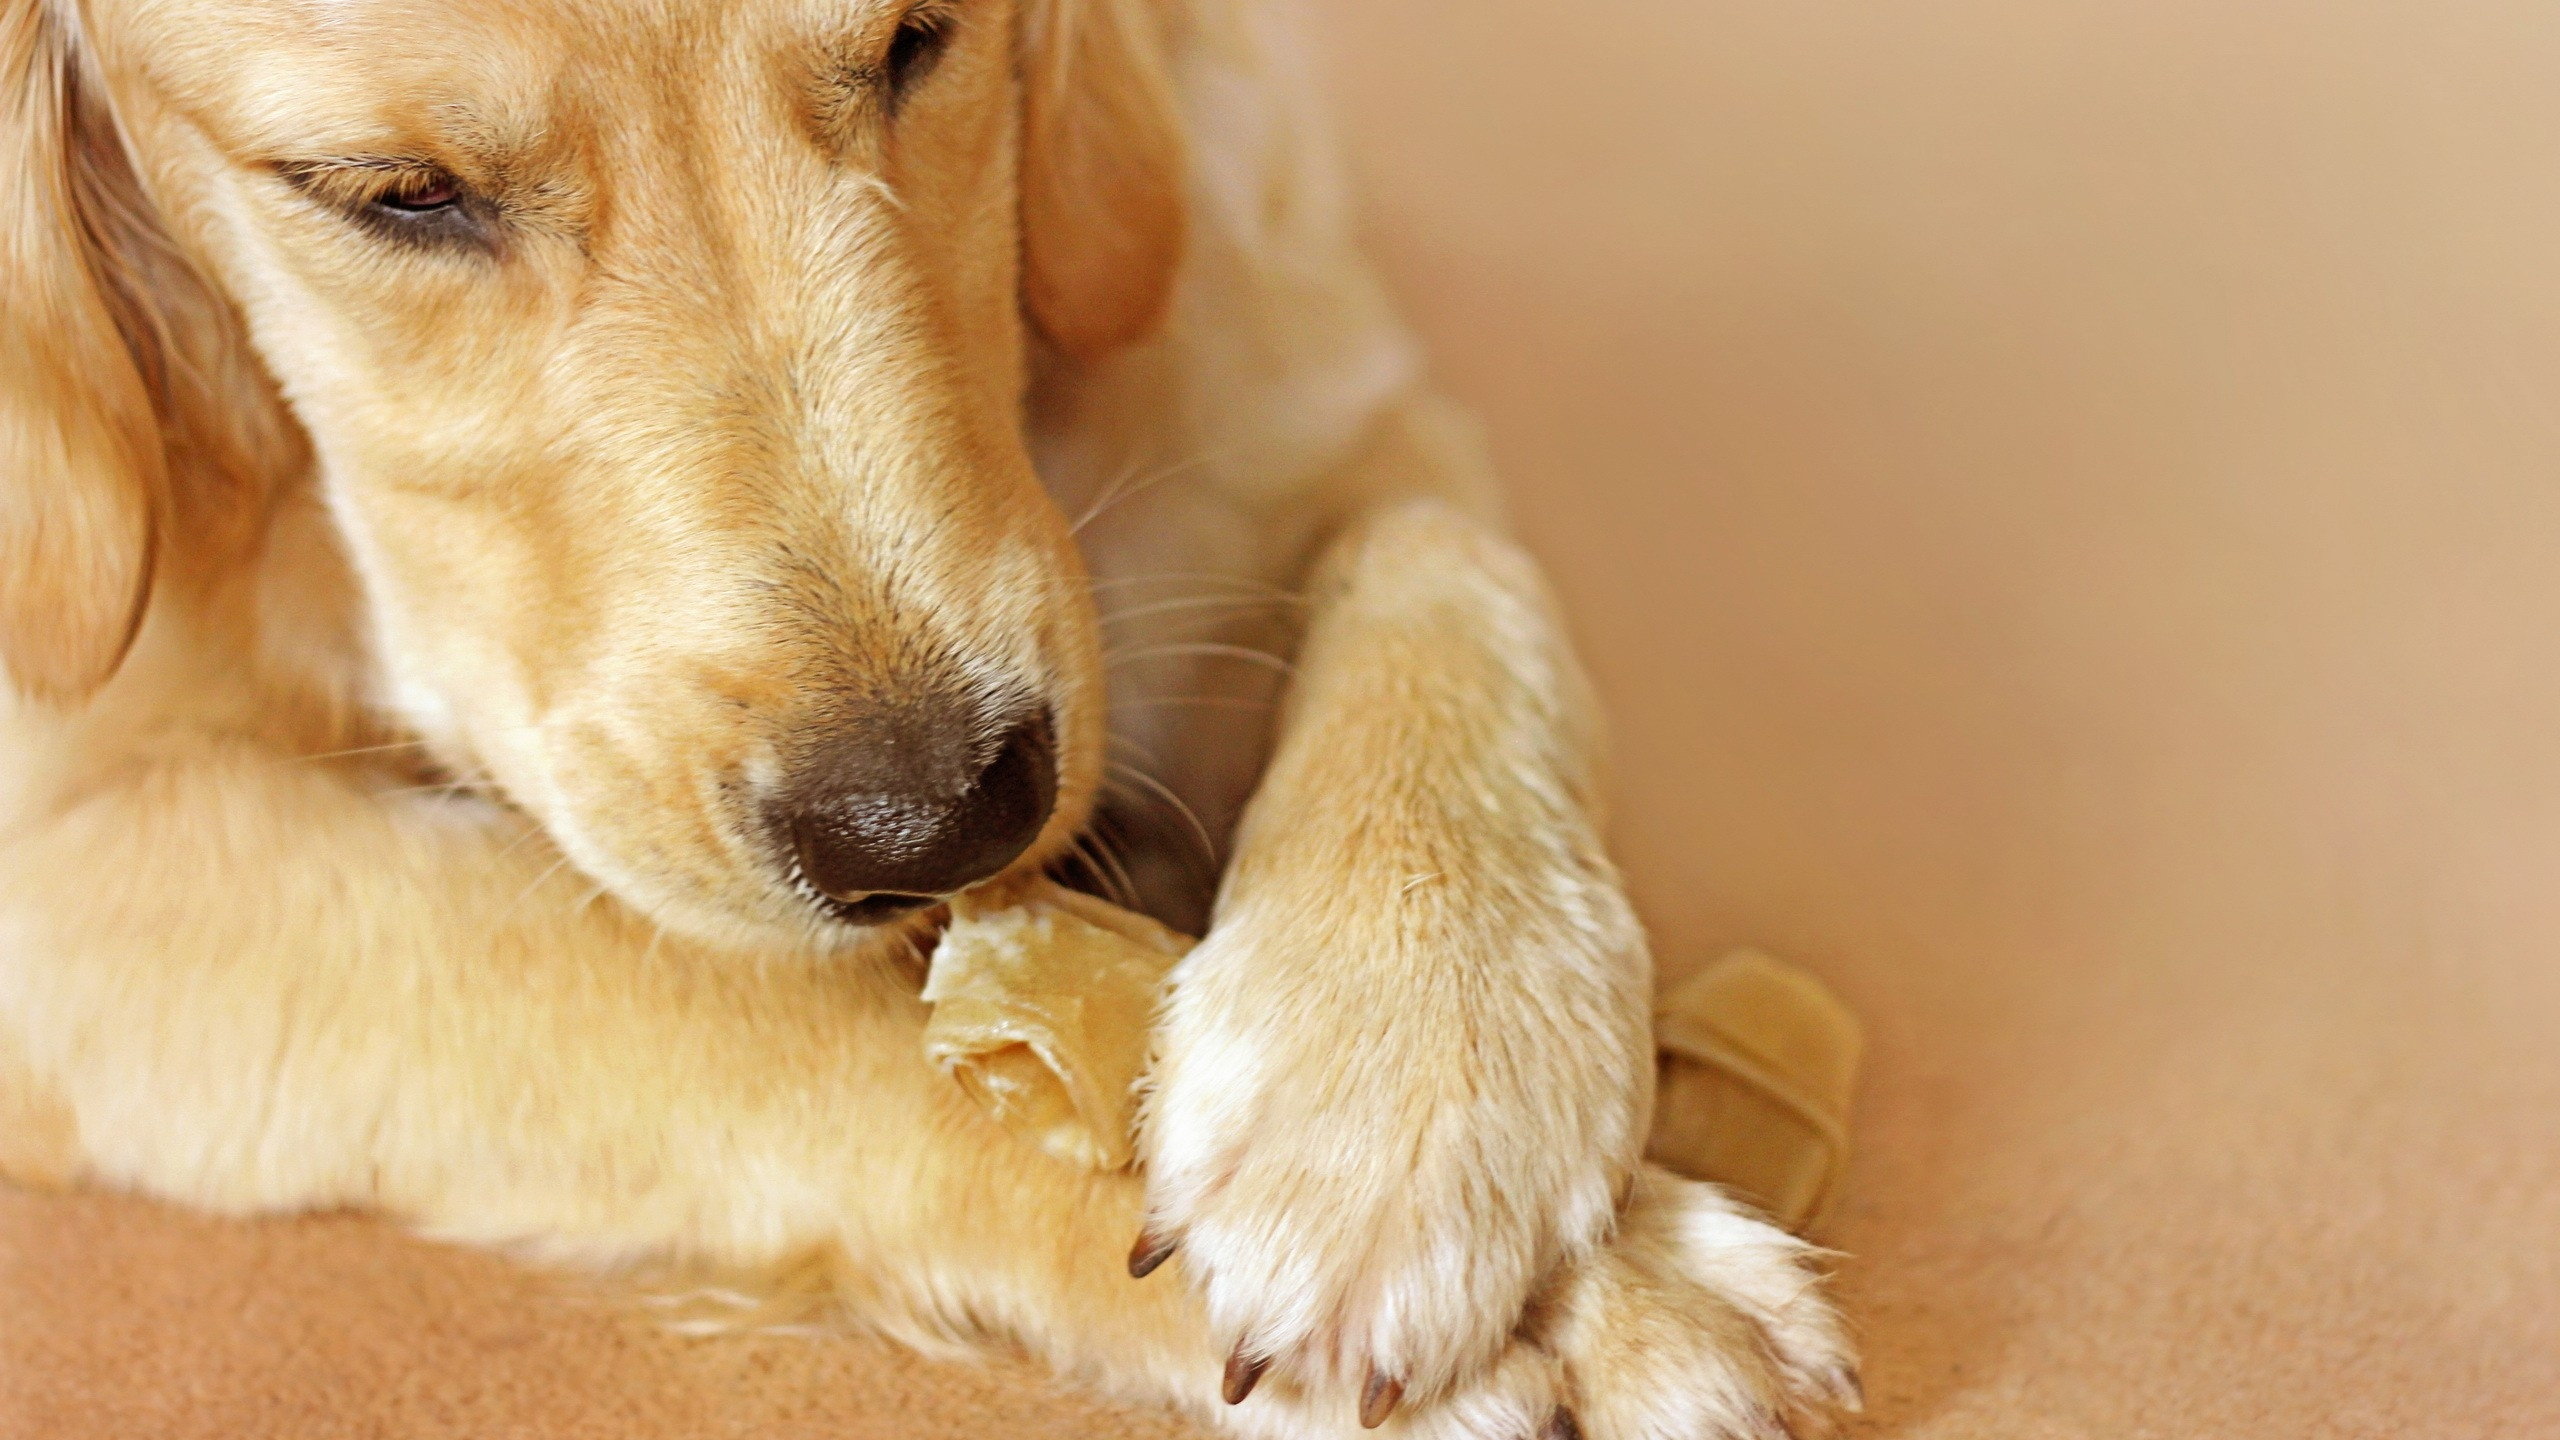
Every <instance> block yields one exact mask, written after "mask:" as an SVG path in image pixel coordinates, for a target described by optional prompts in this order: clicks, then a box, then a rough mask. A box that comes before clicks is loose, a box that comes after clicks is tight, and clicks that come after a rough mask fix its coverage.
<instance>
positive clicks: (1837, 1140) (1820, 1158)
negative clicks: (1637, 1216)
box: [1645, 950, 1865, 1230]
mask: <svg viewBox="0 0 2560 1440" xmlns="http://www.w3.org/2000/svg"><path fill="white" fill-rule="evenodd" d="M1653 1038H1654V1044H1655V1046H1656V1047H1657V1055H1658V1057H1659V1062H1660V1065H1661V1071H1660V1083H1659V1085H1658V1086H1657V1088H1656V1090H1655V1092H1654V1111H1653V1136H1652V1140H1651V1142H1650V1143H1649V1144H1648V1145H1647V1146H1646V1149H1645V1154H1646V1156H1647V1158H1649V1159H1651V1160H1652V1161H1653V1162H1654V1163H1655V1164H1657V1165H1660V1166H1662V1167H1663V1168H1665V1169H1668V1170H1675V1171H1678V1172H1679V1173H1681V1174H1683V1175H1688V1176H1691V1177H1694V1178H1696V1179H1700V1180H1712V1181H1714V1182H1715V1183H1717V1184H1719V1185H1722V1186H1724V1187H1726V1188H1727V1189H1730V1190H1733V1191H1736V1192H1738V1193H1739V1194H1741V1195H1742V1197H1743V1198H1744V1199H1747V1200H1750V1201H1752V1202H1753V1203H1755V1204H1757V1205H1759V1206H1760V1207H1761V1208H1762V1209H1764V1210H1766V1211H1767V1212H1768V1213H1769V1215H1770V1216H1771V1218H1773V1219H1775V1220H1777V1221H1778V1222H1779V1223H1781V1224H1783V1225H1785V1226H1786V1227H1787V1228H1789V1229H1791V1230H1802V1229H1804V1228H1805V1227H1807V1226H1809V1225H1811V1224H1813V1223H1814V1222H1815V1221H1817V1220H1819V1219H1821V1218H1822V1213H1823V1211H1824V1210H1825V1209H1826V1208H1828V1207H1829V1205H1830V1203H1831V1200H1832V1198H1833V1197H1834V1196H1835V1195H1837V1194H1838V1193H1839V1189H1840V1176H1841V1173H1842V1172H1843V1171H1844V1170H1846V1169H1847V1168H1848V1164H1849V1098H1850V1094H1851V1092H1852V1091H1853V1090H1854V1089H1855V1088H1856V1086H1857V1079H1858V1057H1859V1053H1860V1051H1861V1050H1862V1049H1863V1048H1864V1046H1865V1038H1864V1036H1863V1035H1862V1034H1861V1032H1860V1031H1859V1028H1858V1017H1857V1016H1855V1015H1852V1014H1850V1013H1849V1008H1848V1007H1847V1006H1845V1005H1843V1004H1841V1003H1840V1000H1839V997H1837V996H1835V995H1833V994H1832V993H1831V992H1830V990H1829V989H1827V988H1825V987H1824V985H1823V984H1822V982H1821V981H1819V980H1816V979H1814V978H1813V976H1811V975H1810V974H1807V973H1806V972H1805V971H1803V970H1800V969H1797V968H1796V967H1795V966H1793V965H1789V964H1786V963H1785V962H1783V961H1779V960H1774V959H1772V958H1770V957H1769V956H1767V955H1763V954H1761V953H1760V952H1759V951H1757V950H1736V951H1734V952H1733V953H1731V954H1729V955H1726V956H1725V957H1723V958H1722V959H1720V960H1718V961H1716V962H1715V963H1714V964H1712V965H1709V966H1708V967H1707V968H1706V969H1704V970H1701V971H1699V972H1698V973H1697V974H1695V975H1693V976H1691V977H1689V979H1687V980H1686V981H1684V982H1682V983H1681V984H1679V985H1677V986H1674V987H1673V988H1672V989H1671V990H1669V991H1667V992H1665V993H1664V994H1663V996H1662V997H1661V1000H1660V1002H1659V1003H1658V1004H1657V1005H1656V1006H1655V1009H1654V1017H1653Z"/></svg>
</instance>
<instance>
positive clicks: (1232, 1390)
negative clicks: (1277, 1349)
mask: <svg viewBox="0 0 2560 1440" xmlns="http://www.w3.org/2000/svg"><path fill="white" fill-rule="evenodd" d="M1269 1368H1271V1357H1270V1356H1268V1355H1247V1354H1246V1353H1245V1350H1244V1342H1243V1341H1241V1340H1239V1341H1237V1342H1236V1350H1235V1353H1234V1354H1232V1355H1230V1356H1228V1357H1227V1374H1226V1378H1225V1379H1223V1380H1221V1381H1220V1382H1219V1384H1218V1394H1219V1395H1221V1396H1223V1397H1224V1398H1225V1400H1226V1402H1227V1403H1228V1404H1230V1405H1241V1404H1243V1403H1244V1397H1246V1396H1247V1395H1250V1394H1252V1393H1253V1387H1254V1386H1256V1385H1259V1384H1261V1383H1262V1372H1263V1371H1265V1370H1267V1369H1269Z"/></svg>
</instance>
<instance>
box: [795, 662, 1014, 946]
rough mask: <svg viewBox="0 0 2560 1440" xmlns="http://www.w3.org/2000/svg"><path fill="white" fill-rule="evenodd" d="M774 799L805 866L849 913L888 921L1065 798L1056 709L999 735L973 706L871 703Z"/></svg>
mask: <svg viewBox="0 0 2560 1440" xmlns="http://www.w3.org/2000/svg"><path fill="white" fill-rule="evenodd" d="M830 728H831V733H830V734H829V736H828V738H827V739H826V740H825V741H824V742H823V743H822V744H820V745H819V746H817V747H816V748H815V749H814V750H813V751H812V752H811V753H810V754H809V755H808V756H807V758H806V759H805V760H804V761H803V762H802V763H800V764H799V765H796V766H794V767H793V769H792V772H791V775H790V778H789V780H788V781H787V783H786V784H785V785H784V786H783V788H782V791H781V793H780V794H779V795H778V796H777V797H776V798H775V802H774V803H775V809H776V812H777V813H776V815H775V819H776V820H777V821H778V822H779V823H778V825H777V829H779V830H780V831H781V833H782V835H783V836H784V837H785V838H787V840H788V842H789V844H790V846H791V856H792V859H793V860H794V861H795V862H796V863H797V864H798V866H799V871H800V874H801V876H802V877H804V878H805V879H807V881H808V882H809V884H810V885H811V886H813V887H815V888H816V889H817V890H818V891H819V892H820V893H821V894H822V895H824V896H825V897H826V899H827V900H828V901H829V902H830V906H829V908H830V909H832V910H833V911H834V912H835V913H836V914H837V916H839V917H840V918H842V919H846V920H851V921H855V922H857V923H862V922H869V921H873V920H884V919H887V918H888V917H889V916H892V915H895V914H898V913H899V912H901V911H905V910H912V909H914V908H916V907H917V906H919V905H926V904H930V903H932V901H933V900H934V898H935V897H937V896H942V895H948V894H950V893H951V892H953V891H955V890H961V889H965V888H967V887H968V886H970V885H973V884H976V883H977V882H978V881H980V880H984V879H986V878H987V877H988V876H990V875H993V874H995V873H996V872H998V871H1000V870H1002V869H1004V867H1005V866H1007V865H1010V864H1012V863H1013V861H1014V858H1015V857H1016V856H1019V855H1020V854H1021V853H1022V852H1023V851H1025V850H1027V849H1029V848H1031V842H1032V841H1033V840H1035V839H1037V838H1039V835H1040V827H1042V826H1043V825H1046V824H1048V823H1049V809H1050V807H1051V806H1052V805H1053V804H1055V803H1056V801H1057V798H1058V772H1057V761H1056V758H1055V744H1054V740H1053V737H1052V734H1051V731H1050V726H1049V717H1048V716H1047V715H1046V714H1039V715H1035V716H1033V717H1031V718H1030V719H1027V720H1024V721H1021V722H1020V723H1018V724H1015V725H1013V726H1012V727H1011V728H1009V729H1007V730H1005V731H1003V732H1001V733H1000V734H999V735H998V737H997V738H996V739H995V740H994V741H993V743H992V744H990V743H988V742H987V741H985V740H984V739H980V738H978V737H980V736H982V735H983V734H984V729H983V722H981V721H979V720H978V718H977V716H976V714H975V713H974V710H973V709H972V707H967V706H964V705H961V704H958V703H945V702H908V703H904V704H899V705H895V706H883V707H868V708H865V709H864V710H862V711H860V712H859V713H857V714H855V715H853V716H852V717H850V718H849V719H848V720H847V721H845V722H844V723H841V724H839V725H836V726H832V727H830Z"/></svg>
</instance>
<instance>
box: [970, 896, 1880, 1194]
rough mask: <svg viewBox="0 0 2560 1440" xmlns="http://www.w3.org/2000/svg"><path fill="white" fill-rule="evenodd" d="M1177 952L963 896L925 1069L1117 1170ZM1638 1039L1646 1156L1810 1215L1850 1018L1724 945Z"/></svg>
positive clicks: (1850, 1065) (1080, 911) (1842, 1103)
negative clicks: (1644, 1047)
mask: <svg viewBox="0 0 2560 1440" xmlns="http://www.w3.org/2000/svg"><path fill="white" fill-rule="evenodd" d="M998 900H1002V901H1011V902H1015V903H998ZM1191 946H1192V941H1190V940H1189V939H1187V938H1185V937H1183V936H1180V935H1176V934H1174V933H1173V932H1172V931H1170V930H1167V929H1165V928H1164V927H1163V926H1161V925H1158V924H1157V923H1156V922H1154V921H1153V920H1149V919H1147V918H1146V917H1145V916H1143V915H1135V914H1131V913H1130V912H1129V911H1126V910H1123V909H1121V908H1119V907H1118V906H1116V905H1111V904H1107V903H1105V902H1103V901H1100V900H1097V899H1094V898H1093V897H1092V896H1090V895H1083V894H1079V893H1077V892H1075V891H1072V890H1066V889H1062V888H1060V887H1058V886H1055V885H1051V884H1048V883H1047V882H1045V881H1044V882H1040V883H1039V884H1037V885H1036V886H1035V887H1033V888H1031V889H1029V890H1027V891H1025V890H1010V891H1007V892H1006V893H1005V894H1004V895H1002V896H1001V897H997V899H976V898H972V897H963V898H962V899H960V900H959V901H957V902H955V903H954V904H953V906H952V919H951V924H950V926H949V927H948V928H947V929H945V930H944V931H943V932H942V941H941V944H940V945H939V946H938V947H936V949H935V950H934V952H933V969H932V972H931V973H930V974H929V975H927V976H926V978H925V987H924V998H925V999H926V1001H928V1002H929V1003H931V1004H932V1006H933V1018H932V1019H931V1020H929V1021H927V1022H926V1024H925V1030H924V1053H925V1058H926V1059H928V1060H930V1061H931V1062H932V1063H933V1064H934V1066H935V1067H936V1068H938V1069H940V1070H941V1071H942V1072H943V1073H944V1074H946V1075H949V1076H950V1077H951V1078H952V1079H953V1080H954V1081H956V1082H958V1084H959V1086H960V1088H961V1089H962V1090H963V1091H965V1092H967V1094H968V1096H969V1098H970V1099H972V1100H974V1101H976V1102H977V1103H978V1104H979V1105H980V1106H981V1107H982V1108H984V1109H985V1110H986V1112H987V1113H988V1114H990V1115H992V1116H994V1117H995V1118H996V1119H997V1120H998V1121H1000V1122H1002V1123H1003V1125H1004V1126H1005V1128H1007V1129H1009V1130H1011V1131H1013V1133H1015V1134H1016V1135H1019V1136H1021V1137H1022V1138H1023V1139H1025V1140H1028V1141H1030V1142H1031V1143H1032V1144H1034V1145H1037V1146H1039V1147H1040V1148H1041V1149H1042V1150H1045V1151H1047V1152H1048V1153H1049V1154H1051V1155H1053V1156H1055V1157H1056V1158H1058V1159H1060V1160H1063V1161H1065V1162H1066V1163H1068V1164H1070V1165H1081V1166H1085V1167H1088V1168H1091V1169H1095V1170H1117V1169H1120V1168H1121V1167H1123V1166H1125V1165H1127V1164H1128V1163H1129V1161H1130V1159H1131V1157H1132V1155H1133V1153H1134V1152H1133V1146H1132V1139H1133V1136H1132V1131H1133V1129H1134V1127H1135V1124H1136V1120H1137V1099H1136V1095H1135V1091H1136V1088H1137V1084H1138V1081H1139V1079H1140V1078H1141V1077H1142V1076H1143V1075H1144V1074H1145V1073H1146V1069H1147V1037H1148V1031H1149V1030H1150V1028H1151V1027H1152V1026H1153V1024H1154V1021H1155V1011H1156V1001H1157V999H1158V998H1159V997H1160V996H1161V995H1162V994H1163V992H1164V982H1165V976H1166V975H1167V974H1168V973H1169V972H1170V971H1171V970H1172V969H1173V965H1174V962H1175V961H1177V960H1179V959H1181V958H1182V956H1183V955H1184V953H1185V952H1187V951H1189V950H1190V948H1191ZM1654 1039H1655V1042H1656V1044H1657V1045H1658V1046H1659V1056H1658V1062H1659V1064H1660V1066H1661V1072H1660V1078H1661V1083H1660V1087H1659V1089H1658V1090H1657V1092H1656V1098H1655V1101H1654V1114H1653V1135H1652V1139H1651V1142H1650V1144H1649V1145H1648V1146H1647V1147H1646V1154H1647V1156H1648V1157H1649V1158H1651V1159H1652V1160H1653V1161H1654V1162H1655V1163H1657V1164H1660V1165H1662V1166H1665V1167H1667V1168H1669V1169H1672V1170H1676V1171H1678V1172H1679V1173H1681V1174H1683V1175H1687V1176H1690V1177H1692V1178H1694V1179H1699V1180H1711V1181H1714V1182H1715V1183H1716V1184H1719V1185H1723V1186H1725V1187H1727V1188H1728V1189H1731V1190H1734V1191H1736V1192H1738V1193H1739V1194H1740V1195H1741V1196H1742V1197H1743V1198H1744V1199H1747V1200H1750V1201H1752V1202H1754V1203H1756V1204H1758V1205H1759V1206H1760V1207H1761V1208H1762V1209H1764V1210H1766V1211H1768V1213H1769V1214H1770V1215H1771V1216H1772V1217H1774V1218H1775V1219H1777V1220H1778V1221H1780V1222H1781V1223H1783V1224H1785V1225H1786V1226H1787V1227H1788V1228H1790V1229H1797V1230H1801V1229H1803V1228H1804V1227H1805V1226H1807V1225H1810V1224H1811V1223H1813V1222H1814V1221H1815V1220H1816V1219H1819V1218H1820V1216H1821V1213H1822V1210H1823V1207H1824V1206H1825V1205H1827V1204H1828V1203H1829V1202H1830V1200H1831V1196H1832V1194H1833V1192H1834V1191H1836V1190H1837V1189H1838V1188H1839V1184H1840V1173H1841V1170H1842V1169H1843V1168H1844V1167H1845V1166H1846V1165H1847V1163H1848V1158H1849V1140H1848V1116H1849V1093H1850V1090H1851V1088H1852V1087H1853V1085H1854V1084H1855V1082H1856V1079H1857V1072H1858V1052H1859V1048H1860V1043H1861V1042H1860V1036H1859V1032H1858V1021H1857V1017H1855V1016H1853V1015H1851V1014H1850V1013H1849V1012H1848V1010H1847V1009H1846V1008H1845V1007H1843V1006H1842V1005H1841V1003H1840V1002H1839V1000H1838V999H1837V998H1835V997H1834V996H1833V995H1832V994H1831V992H1830V991H1829V990H1826V989H1824V988H1823V986H1822V983H1821V982H1820V981H1818V980H1816V979H1814V978H1813V977H1812V976H1811V975H1808V974H1806V973H1805V972H1804V971H1802V970H1798V969H1796V968H1795V967H1793V966H1791V965H1786V964H1783V963H1781V962H1779V961H1776V960H1772V959H1770V958H1769V957H1768V956H1766V955H1763V954H1760V953H1759V952H1757V951H1753V950H1737V951H1735V952H1734V953H1732V954H1730V955H1727V956H1725V957H1724V958H1723V959H1721V960H1718V961H1717V962H1716V963H1714V964H1713V965H1710V966H1708V967H1707V968H1706V969H1705V970H1703V971H1701V972H1699V973H1698V974H1697V975H1695V976H1692V977H1691V978H1690V979H1689V980H1688V981H1687V982H1686V983H1685V984H1682V985H1679V986H1677V987H1675V988H1673V989H1672V990H1671V991H1670V992H1669V993H1667V994H1665V995H1664V996H1663V997H1662V999H1661V1003H1660V1005H1659V1006H1658V1007H1657V1008H1656V1010H1655V1012H1654Z"/></svg>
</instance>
